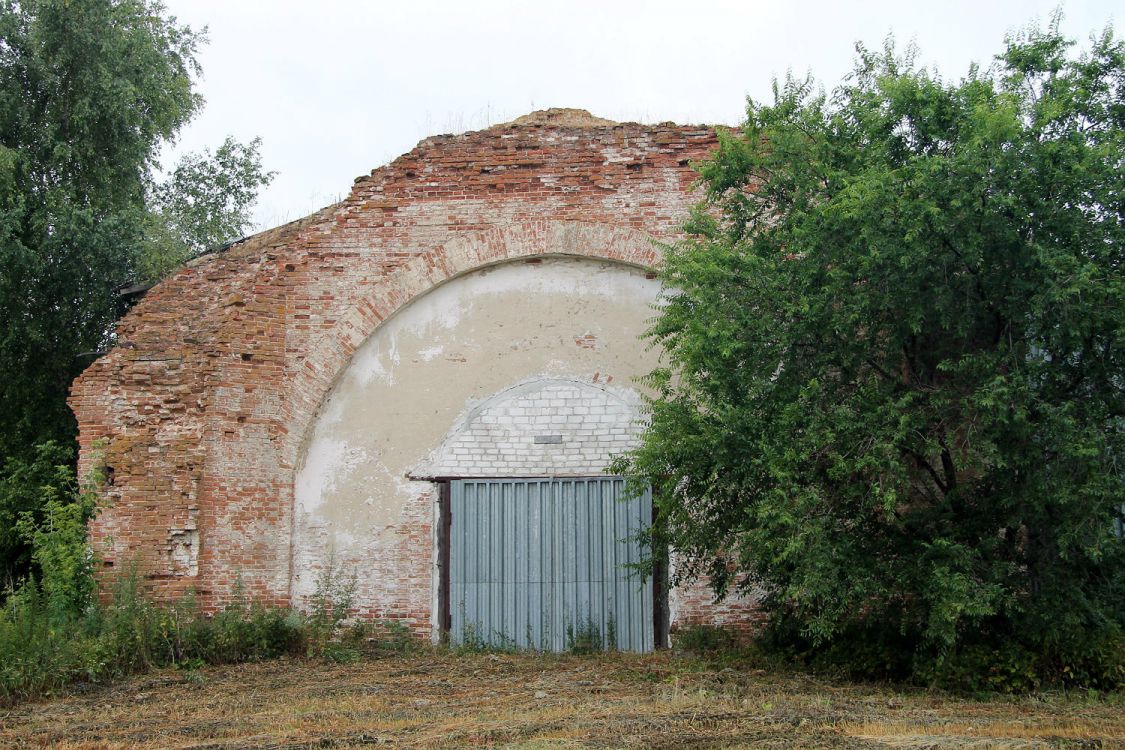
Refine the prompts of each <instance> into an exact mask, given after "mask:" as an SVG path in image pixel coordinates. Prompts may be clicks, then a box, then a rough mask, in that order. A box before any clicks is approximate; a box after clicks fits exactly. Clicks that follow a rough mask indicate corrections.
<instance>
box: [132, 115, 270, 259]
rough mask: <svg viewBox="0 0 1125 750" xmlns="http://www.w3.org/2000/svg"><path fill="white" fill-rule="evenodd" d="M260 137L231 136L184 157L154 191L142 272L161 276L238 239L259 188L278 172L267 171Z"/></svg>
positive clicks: (247, 219)
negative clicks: (243, 140) (215, 146)
mask: <svg viewBox="0 0 1125 750" xmlns="http://www.w3.org/2000/svg"><path fill="white" fill-rule="evenodd" d="M261 145H262V140H261V138H255V139H253V140H251V141H250V142H249V143H245V144H244V143H239V142H238V141H236V140H235V139H233V138H230V137H228V138H227V139H226V140H224V141H223V143H222V145H220V146H219V148H218V149H216V150H215V152H214V153H213V154H212V153H211V151H210V150H204V152H203V153H202V154H187V155H185V156H183V157H182V158H181V159H180V160H179V161H178V162H177V163H176V166H175V167H174V168H173V169H172V171H171V173H170V174H169V175H168V177H167V179H165V180H164V181H163V182H161V183H159V184H157V185H155V186H154V187H153V189H152V190H151V194H150V199H149V206H150V208H151V211H152V212H151V214H150V221H149V225H148V227H147V228H146V229H147V230H146V232H145V249H144V252H143V253H142V256H141V261H140V266H139V268H138V276H139V277H140V278H142V279H147V280H159V279H161V278H163V277H164V276H167V275H168V273H169V272H170V271H171V270H172V269H174V268H176V267H178V266H180V265H182V264H183V263H184V262H185V261H187V260H189V259H191V258H193V257H195V256H197V255H199V254H200V253H202V252H204V251H205V250H209V249H212V248H215V247H217V246H220V245H222V244H223V243H224V242H229V241H230V240H232V239H238V238H239V237H241V236H242V235H243V234H244V233H245V232H246V230H247V228H248V227H250V226H251V224H252V217H251V209H252V208H253V206H254V203H255V202H256V201H257V199H258V191H259V190H260V189H261V188H263V187H265V186H266V185H269V183H270V182H271V181H272V180H273V177H274V174H275V173H274V172H267V171H265V170H263V169H262V160H261V155H260V153H259V149H260V148H261Z"/></svg>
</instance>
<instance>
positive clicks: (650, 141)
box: [71, 120, 716, 632]
mask: <svg viewBox="0 0 1125 750" xmlns="http://www.w3.org/2000/svg"><path fill="white" fill-rule="evenodd" d="M530 122H532V124H524V125H519V124H512V125H508V126H502V127H497V128H493V129H490V130H486V131H481V132H476V133H467V134H464V135H457V136H438V137H435V138H430V139H427V140H425V141H423V142H421V143H420V144H419V145H418V146H417V147H416V148H415V149H414V150H413V151H411V152H410V153H408V154H406V155H404V156H402V157H400V158H399V159H397V160H395V161H394V162H392V163H391V164H389V165H387V166H385V167H382V168H380V169H376V170H375V171H373V172H372V173H371V174H370V175H368V176H365V177H362V178H359V179H357V180H356V182H355V185H354V186H353V188H352V191H351V193H350V195H349V196H348V197H347V198H346V199H345V200H343V201H342V202H340V203H338V204H336V205H334V206H330V207H328V208H326V209H324V210H322V211H320V212H318V213H316V214H313V215H312V216H309V217H307V218H305V219H302V220H300V221H298V222H294V223H292V224H289V225H286V226H283V227H279V228H278V229H274V230H270V231H268V232H264V233H262V234H259V235H257V236H255V237H253V238H250V239H248V240H245V241H243V242H241V243H238V244H236V245H234V246H233V247H231V248H229V249H227V250H225V251H223V252H218V253H215V254H211V255H207V256H205V257H203V258H200V259H198V260H196V261H194V262H192V263H191V264H189V265H188V267H186V268H184V269H183V270H181V271H180V272H179V273H177V274H176V275H174V276H173V277H172V278H170V279H168V280H166V281H165V282H163V283H161V284H160V285H158V286H157V287H156V288H154V289H153V290H152V291H151V292H150V293H149V294H148V295H147V296H146V297H145V298H144V299H143V300H142V301H141V302H140V303H139V304H138V305H137V306H136V307H135V308H134V309H133V310H132V311H131V312H130V313H129V314H128V315H127V316H126V317H125V318H124V319H123V320H122V321H121V322H120V324H119V325H118V330H117V346H116V347H115V348H114V349H113V350H112V351H111V352H110V353H108V354H107V355H105V356H104V357H102V358H101V359H99V360H98V361H96V362H95V363H94V364H92V365H91V366H90V367H89V368H88V369H87V370H86V372H85V373H83V374H82V376H81V377H79V378H78V379H77V380H76V381H75V383H74V385H73V388H72V394H71V405H72V408H73V409H74V411H75V413H76V415H77V417H78V421H79V428H80V444H81V460H80V468H81V469H82V470H86V469H88V468H90V467H91V466H92V464H93V463H94V462H95V461H96V460H97V458H96V454H97V453H100V454H101V456H102V459H103V460H104V462H105V464H106V466H107V467H109V468H110V469H111V473H112V485H111V486H109V487H107V489H106V491H105V501H106V503H107V508H106V509H105V510H104V511H103V512H102V513H101V515H100V516H99V517H98V519H97V520H96V521H95V522H94V524H93V527H92V537H93V540H94V542H95V544H96V545H97V547H98V548H99V550H100V551H101V553H102V555H103V556H104V559H105V560H106V562H107V564H108V565H117V566H121V565H122V564H124V563H126V562H133V561H135V562H136V563H138V564H139V565H140V566H141V569H142V570H143V571H145V572H146V574H147V575H148V576H149V578H150V580H151V582H152V585H153V588H154V589H155V590H156V591H158V592H160V593H162V594H166V595H175V594H177V593H179V592H182V591H184V590H186V589H188V588H193V589H195V590H196V591H197V592H198V593H199V595H200V597H201V600H202V602H203V604H204V605H205V606H206V607H209V608H217V607H220V606H222V604H223V603H224V602H225V601H228V600H229V597H230V595H231V592H232V590H233V587H234V583H235V580H236V579H239V580H240V581H241V584H242V587H243V590H244V591H246V592H247V593H249V594H251V595H254V596H259V597H262V598H264V599H266V600H269V601H273V602H277V603H289V601H290V586H291V582H292V576H293V575H294V571H293V570H292V566H293V561H294V559H295V555H294V550H293V549H292V535H291V526H292V523H293V518H292V513H293V482H294V472H295V467H296V465H297V463H298V461H299V457H300V454H301V446H302V441H303V440H304V439H305V437H306V433H307V431H308V428H309V425H310V423H311V420H312V419H313V417H314V415H315V413H316V411H317V409H318V407H319V406H320V404H321V403H322V402H323V400H324V398H325V395H326V394H327V393H328V391H329V389H330V387H331V385H332V383H333V380H334V378H335V377H336V376H337V373H339V372H340V371H341V369H342V368H343V367H344V365H345V364H346V363H347V362H348V360H349V358H350V356H351V355H352V353H353V352H355V350H356V348H357V347H358V346H359V345H360V344H361V343H362V342H363V341H364V340H365V339H366V338H367V337H368V336H370V335H371V334H372V332H373V331H374V330H375V329H376V328H377V327H378V326H379V324H380V323H381V322H382V321H383V320H385V319H386V318H387V317H388V316H390V315H392V314H393V313H394V312H395V311H396V310H398V309H399V308H401V307H402V306H403V305H405V304H406V303H408V302H410V301H411V300H412V299H414V298H415V297H417V296H418V295H420V294H422V293H424V292H425V291H427V290H428V289H431V288H432V287H434V286H435V285H437V284H440V283H441V282H443V281H445V280H447V279H449V278H452V277H454V276H457V275H459V274H461V273H464V272H466V271H470V270H472V269H475V268H479V267H482V266H486V265H489V264H493V263H497V262H501V261H504V260H506V259H509V258H519V257H530V256H536V255H552V254H580V255H589V256H592V257H598V258H605V259H608V260H615V261H620V262H625V263H630V264H635V265H641V266H650V267H651V266H654V265H656V264H657V263H658V262H659V251H658V248H657V246H656V245H654V244H653V243H652V242H650V241H649V238H655V239H658V240H668V239H672V238H674V237H675V236H676V232H677V226H678V223H679V222H680V221H681V220H682V218H683V216H684V215H685V212H686V210H687V209H688V207H689V206H690V205H691V204H692V203H693V202H694V201H695V200H696V199H697V196H693V195H692V194H691V193H690V187H691V185H692V184H693V182H694V180H695V177H696V176H695V174H694V172H693V171H692V170H691V168H690V163H691V162H692V161H694V160H698V159H701V158H703V157H705V156H706V155H707V153H708V152H709V150H710V149H712V148H713V147H714V146H715V145H716V138H715V134H714V132H713V131H712V130H711V129H709V128H705V127H690V126H688V127H685V126H677V125H671V124H666V125H659V126H642V125H636V124H624V125H616V124H614V125H605V124H600V125H599V124H596V123H593V122H592V121H591V122H587V123H585V126H583V127H570V126H562V125H551V124H547V125H543V124H535V123H536V122H541V121H535V120H532V121H530ZM579 124H583V123H581V122H580V123H579ZM575 345H576V346H579V347H582V346H596V341H590V340H586V339H584V338H581V337H579V338H578V339H576V341H575ZM99 446H100V447H99ZM431 502H432V498H431V497H421V498H419V499H418V503H417V508H414V509H409V510H408V512H407V513H406V514H405V515H404V517H403V523H401V524H399V525H397V526H396V527H395V528H394V529H392V530H390V531H389V532H388V533H390V534H392V535H394V538H395V540H397V541H395V542H394V544H392V545H391V550H392V551H391V552H390V553H389V554H387V553H385V552H384V553H381V558H380V559H379V560H376V561H373V564H374V565H375V568H373V569H372V570H371V571H369V572H368V573H367V574H369V575H377V576H387V577H397V578H399V579H401V584H402V585H401V586H398V587H396V588H395V591H396V592H397V593H396V594H395V595H394V597H392V598H391V599H389V600H388V601H386V602H383V603H382V604H383V606H382V607H381V609H380V610H379V611H377V612H369V613H368V614H369V615H372V616H397V617H401V618H402V619H404V621H406V622H408V623H409V624H410V625H411V626H412V627H414V628H416V629H417V630H418V631H419V632H423V631H426V630H428V628H429V621H430V616H431V613H430V600H431V598H430V587H431V583H432V581H431V574H432V569H433V568H432V560H431V558H432V529H431V527H430V524H431V523H432V518H433V516H432V513H431V507H430V503H431ZM297 573H298V574H300V575H311V574H314V573H315V571H297Z"/></svg>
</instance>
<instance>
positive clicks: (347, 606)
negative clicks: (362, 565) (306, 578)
mask: <svg viewBox="0 0 1125 750" xmlns="http://www.w3.org/2000/svg"><path fill="white" fill-rule="evenodd" d="M356 583H357V577H356V574H355V573H354V572H353V573H352V574H351V575H344V574H343V573H341V571H340V570H339V569H337V567H336V562H335V559H329V561H328V565H326V566H325V567H324V568H323V569H321V570H320V572H319V573H318V574H317V577H316V587H315V589H314V590H313V595H312V598H311V599H310V602H309V603H310V605H311V607H310V612H309V614H308V618H307V621H306V628H307V630H308V644H307V646H308V654H309V656H320V655H323V654H324V653H325V651H326V649H329V648H330V647H332V644H333V639H334V638H335V637H336V634H337V633H338V632H339V630H340V626H341V624H342V623H343V622H344V620H346V619H347V618H348V613H349V611H350V610H351V608H352V602H353V601H355V589H356Z"/></svg>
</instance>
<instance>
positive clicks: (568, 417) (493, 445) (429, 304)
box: [291, 257, 660, 624]
mask: <svg viewBox="0 0 1125 750" xmlns="http://www.w3.org/2000/svg"><path fill="white" fill-rule="evenodd" d="M659 295H660V283H659V282H658V281H656V280H654V279H653V278H651V274H646V273H645V271H644V270H642V269H638V268H633V267H629V266H625V265H621V264H616V263H609V262H603V261H596V260H591V259H586V258H576V257H553V258H544V259H541V260H538V261H537V262H526V261H513V262H508V263H504V264H501V265H497V266H493V267H489V268H486V269H482V270H479V271H476V272H473V273H469V274H466V275H464V276H460V277H458V278H455V279H453V280H452V281H450V282H448V283H446V284H444V285H442V286H440V287H438V288H436V289H434V290H433V291H431V292H429V293H428V294H426V295H425V296H423V297H421V298H419V299H417V300H415V301H414V302H412V303H411V304H409V305H408V306H407V307H405V308H404V309H403V310H401V311H400V312H399V313H398V314H396V315H395V316H394V317H392V318H391V319H389V320H388V321H386V322H385V323H384V324H383V325H381V326H380V327H379V329H378V330H377V331H376V332H375V334H373V335H372V336H371V338H370V339H369V340H368V341H366V342H365V343H364V344H363V345H362V346H361V347H360V349H359V350H358V351H357V352H356V354H355V356H354V357H353V359H352V361H351V363H350V364H349V366H348V367H347V368H346V369H345V371H344V372H343V373H342V374H341V376H340V378H339V380H338V382H337V383H336V385H335V387H334V388H333V390H332V392H331V394H330V396H329V397H328V399H327V400H326V402H325V404H324V405H323V406H322V408H321V411H320V413H319V415H318V416H317V419H316V421H315V423H314V426H313V428H312V430H311V433H310V436H309V438H308V440H307V443H306V446H305V449H304V453H303V461H302V464H301V466H300V467H299V470H298V474H297V480H296V485H295V508H294V510H295V512H294V529H293V542H292V544H293V549H292V572H291V591H292V594H293V599H294V601H295V602H297V603H300V602H302V601H303V600H305V599H306V598H307V597H308V596H309V595H310V594H311V593H312V592H313V590H314V587H315V584H316V579H317V575H318V571H320V570H323V569H324V568H325V566H326V565H327V564H328V562H329V560H331V561H332V563H333V564H334V565H335V566H336V568H337V569H338V570H341V571H344V572H349V571H354V572H355V573H356V575H357V581H358V586H357V591H356V601H355V604H356V606H357V607H358V608H359V609H360V610H361V611H369V612H372V613H374V614H375V616H382V615H383V614H384V613H386V614H390V613H393V612H405V613H408V616H410V617H413V618H414V619H415V620H417V619H419V618H422V617H427V618H428V617H429V614H430V612H432V609H433V596H434V588H435V587H434V585H433V569H434V568H433V544H432V538H431V533H432V527H433V522H434V504H435V503H436V501H437V497H436V492H435V491H434V485H433V483H432V482H430V481H425V480H424V479H418V477H435V476H531V475H549V474H560V475H577V474H597V473H600V472H601V471H602V470H603V469H604V468H605V466H606V465H607V463H608V461H609V460H610V458H611V457H612V456H613V455H614V454H616V453H618V452H620V451H621V450H624V449H627V448H628V447H630V446H631V445H632V444H633V440H634V439H635V437H636V434H637V432H638V430H639V424H638V418H639V404H640V397H639V395H638V393H637V388H638V386H637V383H636V382H635V378H636V377H637V376H640V375H644V374H647V373H648V372H650V371H651V370H652V369H653V368H654V367H655V366H657V364H658V353H657V351H656V350H655V349H653V348H652V347H650V345H649V344H648V342H646V341H645V340H643V338H642V334H643V333H644V331H645V330H646V328H647V326H648V322H649V320H650V319H651V318H652V316H653V315H654V314H655V310H654V305H655V304H656V302H657V300H658V298H659ZM415 624H418V623H417V622H415Z"/></svg>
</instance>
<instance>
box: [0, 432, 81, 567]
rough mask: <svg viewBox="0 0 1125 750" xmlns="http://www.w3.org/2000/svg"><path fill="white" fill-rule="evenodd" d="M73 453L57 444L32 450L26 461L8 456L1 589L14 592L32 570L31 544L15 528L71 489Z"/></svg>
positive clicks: (2, 479)
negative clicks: (21, 580) (29, 570)
mask: <svg viewBox="0 0 1125 750" xmlns="http://www.w3.org/2000/svg"><path fill="white" fill-rule="evenodd" d="M73 463H74V451H73V450H71V449H70V448H69V447H67V446H64V445H62V444H60V443H56V442H47V443H42V444H40V445H37V446H35V449H34V451H33V453H32V454H31V456H30V457H29V458H23V457H18V456H9V457H8V458H7V460H6V462H5V465H4V467H3V469H0V589H14V588H15V585H16V580H17V578H18V577H19V576H20V575H21V574H22V573H23V572H25V571H27V570H28V569H29V568H30V566H31V543H30V541H29V540H28V539H27V538H26V535H25V534H23V533H21V532H20V529H19V528H17V526H16V524H17V522H19V521H20V519H21V518H23V519H26V520H25V525H26V524H27V523H31V524H35V523H38V522H39V521H40V520H42V518H43V514H44V512H45V508H44V498H46V497H60V496H61V495H62V494H63V493H65V492H67V491H68V490H69V489H70V488H72V487H73V485H74V472H73V470H72V469H71V468H70V466H71V465H73Z"/></svg>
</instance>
